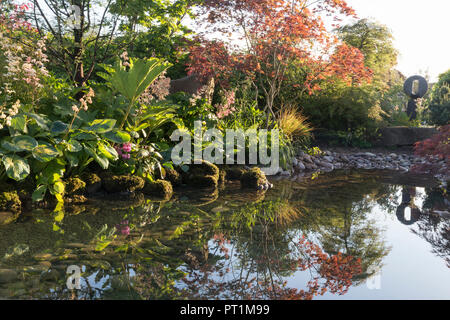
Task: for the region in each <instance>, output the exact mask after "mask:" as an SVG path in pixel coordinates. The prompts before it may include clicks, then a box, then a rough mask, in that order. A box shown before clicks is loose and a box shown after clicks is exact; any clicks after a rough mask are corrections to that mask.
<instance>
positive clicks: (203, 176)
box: [184, 160, 220, 188]
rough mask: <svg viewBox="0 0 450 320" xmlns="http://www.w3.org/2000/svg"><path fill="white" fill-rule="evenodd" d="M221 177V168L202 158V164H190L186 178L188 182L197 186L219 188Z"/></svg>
mask: <svg viewBox="0 0 450 320" xmlns="http://www.w3.org/2000/svg"><path fill="white" fill-rule="evenodd" d="M219 177H220V170H219V168H218V167H217V166H216V165H214V164H212V163H210V162H208V161H204V160H202V163H201V164H194V165H191V166H190V168H189V172H188V173H187V174H186V175H185V177H184V180H185V182H186V184H188V185H190V186H193V187H197V188H217V187H218V185H219Z"/></svg>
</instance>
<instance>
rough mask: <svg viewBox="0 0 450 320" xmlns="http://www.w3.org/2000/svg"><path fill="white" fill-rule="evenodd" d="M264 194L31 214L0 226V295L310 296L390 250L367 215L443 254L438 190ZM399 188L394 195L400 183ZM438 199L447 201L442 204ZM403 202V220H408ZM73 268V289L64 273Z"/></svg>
mask: <svg viewBox="0 0 450 320" xmlns="http://www.w3.org/2000/svg"><path fill="white" fill-rule="evenodd" d="M275 184H276V185H275V188H274V189H273V190H271V191H269V192H267V193H264V192H258V193H253V192H242V190H240V189H239V187H238V186H235V185H230V186H228V187H227V189H226V190H224V191H221V192H220V195H219V194H217V192H215V193H213V194H208V193H205V194H203V195H198V194H197V192H190V191H189V190H185V191H183V192H182V194H183V196H181V197H176V196H175V197H174V198H173V199H172V200H171V201H169V202H152V201H150V200H148V199H145V198H143V197H136V198H135V199H131V200H130V199H128V200H123V201H111V202H108V201H104V200H102V201H98V202H94V203H91V204H89V205H84V206H77V207H70V208H65V209H63V208H57V209H56V210H55V211H54V212H52V213H49V212H45V211H35V212H32V213H30V214H28V215H27V216H26V219H25V218H24V217H22V218H21V219H20V220H18V221H16V223H13V224H9V225H6V226H1V227H0V243H1V244H2V245H1V246H0V269H3V270H9V271H12V272H15V277H12V278H11V280H10V281H8V282H5V281H3V280H2V274H1V272H0V297H16V298H25V299H26V298H47V299H185V298H189V299H312V298H314V297H317V296H320V295H324V294H325V293H328V294H331V295H332V297H339V295H344V294H346V293H347V292H348V290H349V289H350V288H351V287H355V286H361V285H362V284H363V283H365V281H366V280H367V279H368V278H370V277H372V276H373V275H375V274H377V273H378V272H379V271H380V270H381V268H382V267H383V260H384V259H385V257H386V256H387V255H388V254H389V253H390V252H391V248H390V246H389V245H388V244H387V243H386V241H385V239H384V234H385V230H384V228H383V227H381V225H380V223H379V221H377V220H375V219H374V217H373V215H372V212H373V211H374V209H375V208H378V209H380V210H382V211H383V212H384V213H385V214H386V215H392V216H394V215H395V214H396V215H397V217H398V219H399V220H400V221H401V222H402V223H404V224H407V225H413V224H415V225H414V226H415V227H416V229H415V230H414V231H415V232H416V233H417V234H418V235H420V236H421V237H422V238H424V239H425V240H426V241H428V242H430V243H431V244H432V246H433V250H434V252H435V253H436V254H437V255H438V256H440V257H442V258H443V259H445V260H446V261H447V262H449V261H450V260H449V257H450V246H449V239H450V237H449V230H450V229H449V228H450V225H449V220H448V219H444V218H442V217H439V216H436V215H434V214H431V212H432V211H433V210H436V208H438V209H439V208H441V207H442V203H444V205H445V200H442V199H445V197H444V196H443V194H442V193H439V192H438V191H437V190H434V189H427V191H426V194H427V198H426V199H425V200H424V203H423V205H422V211H423V213H421V211H420V210H419V209H418V206H416V202H417V195H416V189H415V188H413V187H403V189H401V187H399V186H396V185H395V184H392V183H382V177H380V176H379V175H378V174H376V173H373V174H370V173H364V174H359V173H357V172H356V173H353V174H348V173H346V174H339V173H334V174H329V175H324V176H320V177H318V178H316V179H314V180H313V181H308V182H306V183H304V184H299V183H298V182H290V181H279V182H276V183H275ZM400 190H403V191H402V196H401V198H400V197H397V196H396V195H398V194H399V191H400ZM443 201H444V202H443ZM406 208H411V216H410V218H409V219H406V218H405V211H406ZM70 265H79V266H82V281H81V284H82V289H81V290H79V291H76V292H75V291H70V290H68V289H67V287H66V279H67V275H66V270H67V267H68V266H70Z"/></svg>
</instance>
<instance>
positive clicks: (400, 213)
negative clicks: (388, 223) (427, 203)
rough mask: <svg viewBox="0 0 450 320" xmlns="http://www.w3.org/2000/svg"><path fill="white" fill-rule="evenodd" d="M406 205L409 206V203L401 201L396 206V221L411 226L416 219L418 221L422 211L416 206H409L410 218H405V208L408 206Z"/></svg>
mask: <svg viewBox="0 0 450 320" xmlns="http://www.w3.org/2000/svg"><path fill="white" fill-rule="evenodd" d="M408 207H410V204H409V203H403V204H402V205H401V206H399V207H398V208H397V212H396V215H397V219H398V221H400V222H401V223H402V224H404V225H407V226H411V225H413V224H414V223H416V222H417V221H419V219H420V216H421V215H422V212H420V210H419V209H417V208H411V219H410V220H406V218H405V211H406V208H408Z"/></svg>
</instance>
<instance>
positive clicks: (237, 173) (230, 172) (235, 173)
mask: <svg viewBox="0 0 450 320" xmlns="http://www.w3.org/2000/svg"><path fill="white" fill-rule="evenodd" d="M225 171H226V175H227V179H228V180H230V181H237V180H241V177H242V175H243V174H244V173H245V172H246V170H245V169H244V168H243V167H240V166H231V167H228V168H226V169H225Z"/></svg>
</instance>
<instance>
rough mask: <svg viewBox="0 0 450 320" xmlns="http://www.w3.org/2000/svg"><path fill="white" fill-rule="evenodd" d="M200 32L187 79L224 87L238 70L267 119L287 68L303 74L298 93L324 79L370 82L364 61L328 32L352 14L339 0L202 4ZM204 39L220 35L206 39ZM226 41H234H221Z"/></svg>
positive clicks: (243, 0)
mask: <svg viewBox="0 0 450 320" xmlns="http://www.w3.org/2000/svg"><path fill="white" fill-rule="evenodd" d="M202 10H203V17H204V22H205V30H206V32H205V33H204V35H203V43H202V44H201V45H198V46H196V47H194V48H192V50H191V61H190V64H189V66H188V68H189V73H190V74H196V75H199V76H200V77H203V78H207V77H214V78H216V80H217V81H216V83H218V84H219V85H221V86H227V85H228V82H229V79H230V77H231V76H232V75H233V74H234V73H236V71H239V72H240V73H242V74H245V75H246V77H247V78H249V79H251V80H252V81H253V82H254V84H255V86H256V87H257V88H258V90H261V91H262V93H263V95H264V98H265V99H264V100H265V107H264V111H265V112H267V115H268V117H270V116H272V117H275V113H274V102H275V98H276V97H277V95H278V94H279V92H280V89H281V87H282V85H283V82H284V81H285V75H286V72H287V70H288V68H290V67H293V66H295V67H297V68H298V67H301V68H303V69H304V70H305V72H306V73H307V75H306V76H305V79H306V80H305V82H304V83H299V84H296V85H295V86H294V87H296V88H297V89H298V90H302V91H304V92H308V93H310V94H312V93H313V92H314V91H315V90H318V89H320V87H319V85H318V83H319V81H320V80H324V79H331V78H337V79H344V80H347V81H349V82H351V83H358V82H361V81H363V80H365V79H370V77H371V71H370V70H369V69H368V68H366V67H365V65H364V56H363V55H362V53H361V52H360V51H359V50H358V49H356V48H353V47H350V46H347V45H345V44H343V43H341V42H339V40H338V39H337V38H336V37H335V36H334V35H333V34H332V33H330V32H329V31H328V30H327V28H326V27H325V23H324V21H323V19H322V17H323V16H325V15H326V16H328V17H330V18H331V19H332V21H333V22H334V24H333V26H334V27H336V26H338V24H337V23H339V21H340V20H341V18H342V17H345V16H353V15H355V12H354V11H353V9H352V8H350V7H349V6H348V5H347V4H346V2H345V1H342V0H315V1H312V0H225V1H224V0H205V2H204V5H203V7H202ZM206 34H209V35H210V34H217V35H220V37H218V39H215V40H211V39H209V40H206V39H207V37H206ZM227 38H230V39H231V38H234V39H233V40H229V41H226V40H225V39H227Z"/></svg>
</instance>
